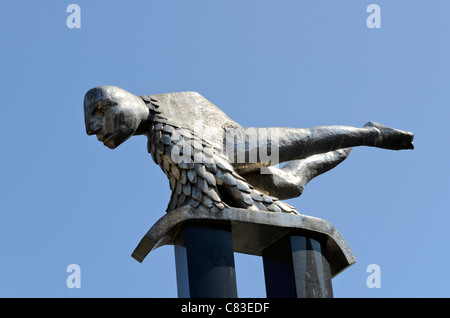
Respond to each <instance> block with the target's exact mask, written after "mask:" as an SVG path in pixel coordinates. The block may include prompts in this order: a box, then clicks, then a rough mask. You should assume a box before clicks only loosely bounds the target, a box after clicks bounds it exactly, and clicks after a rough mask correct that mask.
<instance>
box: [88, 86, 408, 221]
mask: <svg viewBox="0 0 450 318" xmlns="http://www.w3.org/2000/svg"><path fill="white" fill-rule="evenodd" d="M84 114H85V124H86V132H87V134H88V135H94V134H95V135H97V138H98V140H99V141H101V142H103V144H104V145H105V146H107V147H109V148H111V149H114V148H116V147H117V146H119V145H120V144H122V143H123V142H124V141H126V140H127V139H128V138H129V137H131V136H134V135H146V136H147V137H148V151H149V153H150V154H151V155H152V158H153V160H154V161H155V162H156V163H157V164H158V165H159V166H160V167H161V169H162V170H163V171H164V173H165V174H166V176H167V177H168V179H169V184H170V189H171V190H172V195H171V199H170V202H169V205H168V208H167V212H170V211H173V210H174V209H177V208H179V207H182V206H191V207H193V208H196V209H199V208H204V209H207V210H208V211H211V212H212V213H214V212H218V211H221V210H223V209H224V208H225V207H236V208H243V209H248V210H255V211H267V212H284V213H293V214H298V212H297V211H296V209H295V208H294V207H292V206H290V205H288V204H286V203H284V202H282V201H281V200H283V199H288V198H293V197H297V196H299V195H301V193H302V191H303V189H304V187H305V186H306V184H307V183H308V182H309V181H310V180H311V179H313V178H314V177H316V176H318V175H320V174H322V173H324V172H326V171H328V170H330V169H332V168H334V167H335V166H337V165H338V164H339V163H341V162H342V161H343V160H344V159H345V158H347V156H348V155H349V153H350V150H351V148H352V147H355V146H370V147H378V148H384V149H392V150H401V149H413V148H414V146H413V143H412V141H413V138H414V135H413V134H412V133H410V132H405V131H401V130H397V129H392V128H388V127H385V126H382V125H380V124H377V123H374V122H369V123H367V124H366V125H364V127H362V128H354V127H348V126H320V127H313V128H308V129H300V128H280V127H268V128H252V127H242V126H240V125H239V124H238V123H236V122H235V121H233V120H232V119H231V118H229V117H228V116H227V115H226V114H225V113H224V112H223V111H221V110H220V109H219V108H217V107H216V106H215V105H213V104H212V103H211V102H209V101H208V100H206V99H205V98H204V97H203V96H201V95H200V94H198V93H196V92H182V93H168V94H158V95H145V96H136V95H133V94H131V93H129V92H127V91H125V90H123V89H121V88H118V87H115V86H100V87H96V88H93V89H91V90H89V91H88V92H87V93H86V95H85V98H84ZM275 155H276V156H275ZM274 158H275V159H276V160H274ZM283 162H288V163H287V164H286V165H284V166H283V167H282V168H278V167H276V166H275V164H278V163H283ZM261 169H265V171H264V173H261Z"/></svg>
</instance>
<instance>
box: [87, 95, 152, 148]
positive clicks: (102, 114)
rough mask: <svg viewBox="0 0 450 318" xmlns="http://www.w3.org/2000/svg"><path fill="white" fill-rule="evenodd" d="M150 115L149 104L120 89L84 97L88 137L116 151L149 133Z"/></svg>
mask: <svg viewBox="0 0 450 318" xmlns="http://www.w3.org/2000/svg"><path fill="white" fill-rule="evenodd" d="M149 114H150V111H149V109H148V107H147V106H146V104H145V102H144V101H143V100H142V99H141V98H140V97H138V96H136V95H133V94H131V93H129V92H127V91H125V90H123V89H121V88H119V87H116V86H99V87H95V88H92V89H90V90H89V91H88V92H87V93H86V95H85V97H84V120H85V124H86V133H87V134H88V135H94V134H95V135H97V138H98V140H99V141H101V142H103V144H104V145H105V146H107V147H108V148H111V149H114V148H116V147H117V146H119V145H120V144H121V143H123V142H124V141H125V140H127V139H128V138H129V137H131V136H133V135H138V134H142V133H145V129H144V128H145V126H146V124H147V123H148V120H149Z"/></svg>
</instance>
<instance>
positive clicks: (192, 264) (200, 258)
mask: <svg viewBox="0 0 450 318" xmlns="http://www.w3.org/2000/svg"><path fill="white" fill-rule="evenodd" d="M164 245H175V256H176V263H177V264H176V266H177V286H178V295H179V297H210V298H211V297H229V298H232V297H237V291H236V276H235V272H234V258H233V252H238V253H244V254H251V255H257V256H262V257H263V263H264V273H265V280H266V292H267V296H268V297H332V296H333V293H332V286H331V279H332V278H333V277H335V276H336V275H337V274H339V273H340V272H342V271H343V270H344V269H346V268H347V267H348V266H350V265H352V264H354V263H355V258H354V256H353V253H352V252H351V250H350V248H349V246H348V244H347V242H346V241H345V240H344V238H343V237H342V235H341V234H340V233H339V232H338V231H337V230H336V228H335V227H334V226H333V225H331V224H330V223H329V222H327V221H325V220H322V219H319V218H316V217H312V216H307V215H295V214H288V213H273V212H265V211H249V210H245V209H238V208H225V209H224V210H222V211H221V212H215V213H211V212H210V211H208V210H206V209H194V208H192V207H189V206H184V207H181V208H178V209H176V210H174V211H172V212H170V213H168V214H166V215H164V216H163V217H162V218H161V219H159V220H158V221H157V222H156V223H155V224H154V225H153V226H152V228H151V229H150V230H149V231H148V232H147V234H146V235H145V236H144V237H143V238H142V240H141V241H140V243H139V244H138V246H137V247H136V249H135V250H134V252H133V254H132V257H133V258H134V259H136V260H137V261H139V262H142V261H143V260H144V259H145V257H146V256H147V255H148V253H149V252H150V251H152V250H153V249H156V248H158V247H160V246H164Z"/></svg>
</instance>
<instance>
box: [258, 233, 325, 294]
mask: <svg viewBox="0 0 450 318" xmlns="http://www.w3.org/2000/svg"><path fill="white" fill-rule="evenodd" d="M263 264H264V275H265V280H266V293H267V297H268V298H331V297H333V288H332V284H331V273H330V265H329V263H328V260H327V252H326V247H325V245H324V244H321V243H320V242H319V241H317V240H315V239H312V238H308V237H305V236H300V235H291V236H286V237H284V238H282V239H280V240H278V241H277V242H275V243H274V244H272V245H271V246H269V247H268V248H266V249H265V250H264V251H263Z"/></svg>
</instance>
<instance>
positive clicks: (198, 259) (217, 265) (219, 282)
mask: <svg viewBox="0 0 450 318" xmlns="http://www.w3.org/2000/svg"><path fill="white" fill-rule="evenodd" d="M183 232H184V234H183V235H184V246H178V245H176V246H175V262H176V274H177V287H178V297H179V298H236V297H237V286H236V273H235V267H234V254H233V241H232V237H231V229H230V228H225V227H223V226H222V227H216V226H212V225H211V224H185V225H184V226H183Z"/></svg>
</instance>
